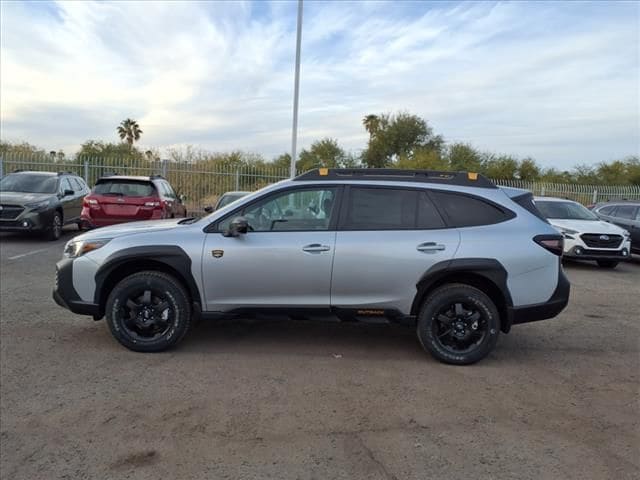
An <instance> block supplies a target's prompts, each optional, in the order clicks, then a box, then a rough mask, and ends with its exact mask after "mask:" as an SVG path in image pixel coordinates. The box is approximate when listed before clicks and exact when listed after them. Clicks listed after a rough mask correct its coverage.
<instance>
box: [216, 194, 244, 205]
mask: <svg viewBox="0 0 640 480" xmlns="http://www.w3.org/2000/svg"><path fill="white" fill-rule="evenodd" d="M246 195H247V194H246V193H225V194H224V195H223V196H222V198H220V201H219V202H218V208H222V207H225V206H227V205H229V204H230V203H231V202H235V201H236V200H238V199H240V198H242V197H244V196H246Z"/></svg>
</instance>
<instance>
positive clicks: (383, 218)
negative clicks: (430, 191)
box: [345, 187, 419, 230]
mask: <svg viewBox="0 0 640 480" xmlns="http://www.w3.org/2000/svg"><path fill="white" fill-rule="evenodd" d="M418 193H419V192H418V191H416V190H402V189H392V188H357V187H355V188H354V187H352V188H351V190H350V193H349V202H348V205H347V214H346V219H345V228H347V229H350V230H389V229H393V230H395V229H415V228H416V217H417V215H416V212H417V204H418Z"/></svg>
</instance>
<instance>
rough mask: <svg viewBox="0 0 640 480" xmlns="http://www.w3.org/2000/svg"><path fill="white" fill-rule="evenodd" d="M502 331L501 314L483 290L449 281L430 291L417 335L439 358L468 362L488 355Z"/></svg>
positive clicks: (445, 360)
mask: <svg viewBox="0 0 640 480" xmlns="http://www.w3.org/2000/svg"><path fill="white" fill-rule="evenodd" d="M499 334H500V315H499V313H498V309H497V308H496V306H495V305H494V303H493V302H492V301H491V299H490V298H489V297H488V296H487V295H486V294H485V293H484V292H482V291H481V290H478V289H477V288H474V287H471V286H469V285H464V284H449V285H444V286H442V287H439V288H437V289H436V290H435V291H433V292H432V293H430V294H429V296H428V297H427V298H426V300H425V301H424V303H423V304H422V308H421V309H420V314H419V316H418V338H419V340H420V343H421V344H422V347H423V348H424V349H425V350H427V351H428V352H429V353H431V355H433V356H434V357H435V358H436V359H437V360H439V361H441V362H444V363H450V364H453V365H468V364H471V363H475V362H478V361H479V360H482V359H483V358H484V357H486V356H487V355H488V354H489V353H490V352H491V351H492V350H493V348H494V347H495V345H496V343H497V341H498V335H499Z"/></svg>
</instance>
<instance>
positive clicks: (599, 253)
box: [535, 197, 631, 268]
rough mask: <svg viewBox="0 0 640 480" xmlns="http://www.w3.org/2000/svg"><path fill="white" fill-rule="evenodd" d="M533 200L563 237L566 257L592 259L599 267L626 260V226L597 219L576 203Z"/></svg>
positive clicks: (628, 251)
mask: <svg viewBox="0 0 640 480" xmlns="http://www.w3.org/2000/svg"><path fill="white" fill-rule="evenodd" d="M535 202H536V206H537V207H538V210H540V212H541V213H542V214H543V215H544V216H545V217H546V218H547V219H549V222H550V223H551V225H553V226H554V227H556V228H557V229H558V231H559V232H560V233H561V234H562V236H563V237H564V256H565V257H566V258H572V259H578V260H595V261H596V262H597V263H598V265H599V266H600V267H602V268H615V267H616V266H617V265H618V262H620V261H622V260H628V259H629V256H630V252H631V236H630V234H629V232H628V231H626V230H625V229H623V228H620V227H618V226H616V225H613V224H611V223H607V222H604V221H602V220H600V219H599V218H598V216H597V215H595V214H594V213H593V212H590V211H589V210H587V209H586V208H585V207H583V206H582V205H580V204H579V203H578V202H573V201H571V200H565V199H562V198H551V197H536V199H535Z"/></svg>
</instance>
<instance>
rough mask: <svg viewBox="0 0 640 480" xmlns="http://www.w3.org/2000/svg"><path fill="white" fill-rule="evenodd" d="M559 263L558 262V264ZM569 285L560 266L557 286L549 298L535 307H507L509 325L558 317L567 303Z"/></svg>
mask: <svg viewBox="0 0 640 480" xmlns="http://www.w3.org/2000/svg"><path fill="white" fill-rule="evenodd" d="M558 263H560V262H558ZM570 291H571V284H570V283H569V279H568V278H567V276H566V275H565V273H564V270H563V269H562V264H561V263H560V265H559V270H558V284H557V285H556V289H555V290H554V292H553V294H552V295H551V298H550V299H549V300H547V301H546V302H544V303H538V304H535V305H526V306H522V307H507V315H508V320H507V321H508V322H509V325H517V324H519V323H528V322H536V321H538V320H546V319H548V318H553V317H555V316H556V315H558V314H559V313H560V312H561V311H562V310H564V308H565V307H566V306H567V304H568V303H569V293H570Z"/></svg>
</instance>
